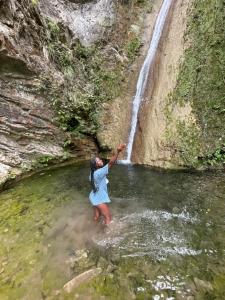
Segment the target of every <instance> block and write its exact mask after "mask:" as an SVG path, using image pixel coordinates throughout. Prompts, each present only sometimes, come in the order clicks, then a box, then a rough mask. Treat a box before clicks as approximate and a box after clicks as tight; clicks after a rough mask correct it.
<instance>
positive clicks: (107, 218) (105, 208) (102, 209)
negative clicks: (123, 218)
mask: <svg viewBox="0 0 225 300" xmlns="http://www.w3.org/2000/svg"><path fill="white" fill-rule="evenodd" d="M98 209H99V210H100V212H101V214H102V215H103V216H104V218H105V225H109V223H110V222H111V220H112V215H111V213H110V210H109V207H108V205H107V204H106V203H102V204H99V205H98Z"/></svg>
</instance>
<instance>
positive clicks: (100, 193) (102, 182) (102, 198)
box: [89, 164, 111, 206]
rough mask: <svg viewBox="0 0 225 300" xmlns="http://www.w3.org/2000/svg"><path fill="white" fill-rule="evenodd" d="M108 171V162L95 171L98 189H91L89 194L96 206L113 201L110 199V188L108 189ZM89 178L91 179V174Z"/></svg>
mask: <svg viewBox="0 0 225 300" xmlns="http://www.w3.org/2000/svg"><path fill="white" fill-rule="evenodd" d="M108 173H109V165H108V164H107V165H105V166H104V167H102V168H100V169H98V170H96V171H95V172H94V182H95V186H96V188H97V191H96V192H95V193H94V192H93V191H91V193H90V195H89V200H90V202H91V204H92V205H94V206H96V205H99V204H102V203H110V202H111V200H110V199H109V195H108V189H107V183H108V179H107V178H106V175H107V174H108ZM89 180H91V175H90V176H89Z"/></svg>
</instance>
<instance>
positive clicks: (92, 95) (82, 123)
mask: <svg viewBox="0 0 225 300" xmlns="http://www.w3.org/2000/svg"><path fill="white" fill-rule="evenodd" d="M48 29H49V42H48V52H49V55H50V57H51V60H53V61H54V62H55V65H56V66H57V68H58V69H60V71H61V72H62V74H63V78H62V79H61V82H56V81H54V80H53V79H52V78H51V76H49V75H47V74H45V76H43V77H42V89H43V90H44V91H45V92H46V95H47V96H48V97H49V98H50V101H51V103H52V105H53V107H54V109H55V111H56V112H57V121H58V122H59V123H60V125H61V127H62V128H63V129H64V130H65V131H69V132H73V133H74V134H76V135H78V136H82V135H91V136H93V135H95V134H96V131H97V129H98V126H99V124H98V115H99V113H100V109H101V104H102V103H103V102H105V101H108V100H111V99H113V98H115V97H117V96H118V95H119V94H120V89H121V81H122V80H123V73H122V64H121V63H118V61H116V63H115V62H114V61H113V59H114V57H112V55H111V57H110V56H109V55H107V53H103V52H104V51H105V49H104V45H103V43H101V44H98V45H94V46H92V47H88V48H86V47H84V46H82V45H81V44H80V43H79V41H76V43H75V44H73V45H72V46H70V47H69V45H68V43H67V41H66V39H65V35H64V33H63V32H64V31H63V28H60V27H59V25H58V24H56V23H54V22H52V21H49V22H48Z"/></svg>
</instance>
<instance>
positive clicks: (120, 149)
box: [109, 144, 126, 168]
mask: <svg viewBox="0 0 225 300" xmlns="http://www.w3.org/2000/svg"><path fill="white" fill-rule="evenodd" d="M125 148H126V144H120V145H119V146H118V147H117V150H116V153H114V154H113V156H112V157H111V158H110V161H109V168H111V167H112V166H113V165H114V164H115V162H116V161H117V158H118V156H119V154H120V152H122V151H123V150H124V149H125Z"/></svg>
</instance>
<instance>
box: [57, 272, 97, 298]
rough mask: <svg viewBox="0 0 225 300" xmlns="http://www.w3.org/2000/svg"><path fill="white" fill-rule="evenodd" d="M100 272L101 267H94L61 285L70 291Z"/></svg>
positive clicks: (66, 290)
mask: <svg viewBox="0 0 225 300" xmlns="http://www.w3.org/2000/svg"><path fill="white" fill-rule="evenodd" d="M101 272H102V269H101V268H94V269H90V270H88V271H86V272H83V273H81V274H80V275H78V276H76V277H74V278H73V279H72V280H70V281H69V282H67V283H66V284H65V285H64V286H63V289H64V291H65V292H67V293H71V292H72V290H73V289H75V288H77V287H78V286H79V285H80V284H82V283H84V282H87V281H89V280H91V279H92V278H94V277H95V276H97V275H99V274H100V273H101Z"/></svg>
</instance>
